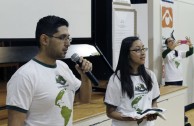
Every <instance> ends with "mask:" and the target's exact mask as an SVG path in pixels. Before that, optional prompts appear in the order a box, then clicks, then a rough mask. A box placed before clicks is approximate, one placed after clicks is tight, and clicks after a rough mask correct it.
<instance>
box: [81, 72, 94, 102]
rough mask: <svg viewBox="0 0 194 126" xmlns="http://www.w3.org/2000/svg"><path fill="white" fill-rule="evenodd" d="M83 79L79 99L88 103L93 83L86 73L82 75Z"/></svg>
mask: <svg viewBox="0 0 194 126" xmlns="http://www.w3.org/2000/svg"><path fill="white" fill-rule="evenodd" d="M81 81H82V83H81V87H80V91H79V99H80V102H84V103H88V102H90V101H91V95H92V84H91V81H90V80H89V79H88V77H87V76H86V75H85V74H83V75H81Z"/></svg>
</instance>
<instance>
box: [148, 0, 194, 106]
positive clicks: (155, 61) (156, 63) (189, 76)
mask: <svg viewBox="0 0 194 126" xmlns="http://www.w3.org/2000/svg"><path fill="white" fill-rule="evenodd" d="M160 13H161V12H160V0H148V45H149V48H150V52H149V55H150V57H149V67H150V69H152V70H153V71H154V72H155V74H156V76H157V79H158V82H161V77H162V72H161V69H162V57H161V50H162V42H161V37H162V36H161V21H160V15H161V14H160ZM174 14H175V20H174V23H175V26H174V28H175V31H176V34H175V35H176V39H184V38H185V36H189V37H190V38H191V40H192V42H193V43H194V27H193V26H194V18H193V14H194V1H193V0H174ZM151 48H152V50H151ZM179 48H180V49H181V50H188V47H187V46H181V47H179ZM183 67H184V70H183V77H184V81H183V85H184V86H188V91H187V96H188V97H187V98H186V99H187V100H186V103H185V105H188V104H191V103H193V102H194V86H193V84H194V55H192V56H191V57H189V58H187V59H184V60H183Z"/></svg>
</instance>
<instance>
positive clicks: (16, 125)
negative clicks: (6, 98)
mask: <svg viewBox="0 0 194 126" xmlns="http://www.w3.org/2000/svg"><path fill="white" fill-rule="evenodd" d="M25 119H26V113H22V112H19V111H15V110H8V126H23V125H24V121H25Z"/></svg>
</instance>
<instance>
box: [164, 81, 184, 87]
mask: <svg viewBox="0 0 194 126" xmlns="http://www.w3.org/2000/svg"><path fill="white" fill-rule="evenodd" d="M168 85H177V86H182V85H183V81H173V82H165V86H168Z"/></svg>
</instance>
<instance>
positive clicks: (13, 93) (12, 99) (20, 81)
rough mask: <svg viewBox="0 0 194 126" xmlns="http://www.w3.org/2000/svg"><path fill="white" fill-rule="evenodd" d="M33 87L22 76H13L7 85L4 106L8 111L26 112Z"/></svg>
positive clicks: (30, 100)
mask: <svg viewBox="0 0 194 126" xmlns="http://www.w3.org/2000/svg"><path fill="white" fill-rule="evenodd" d="M33 94H34V87H33V86H32V85H31V83H30V81H29V80H28V79H27V78H26V77H25V76H23V75H20V74H15V75H13V76H12V78H11V79H10V80H9V81H8V83H7V97H6V105H7V108H8V109H17V110H18V111H21V112H25V111H26V112H27V111H28V110H29V108H30V105H31V102H32V97H33Z"/></svg>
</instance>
